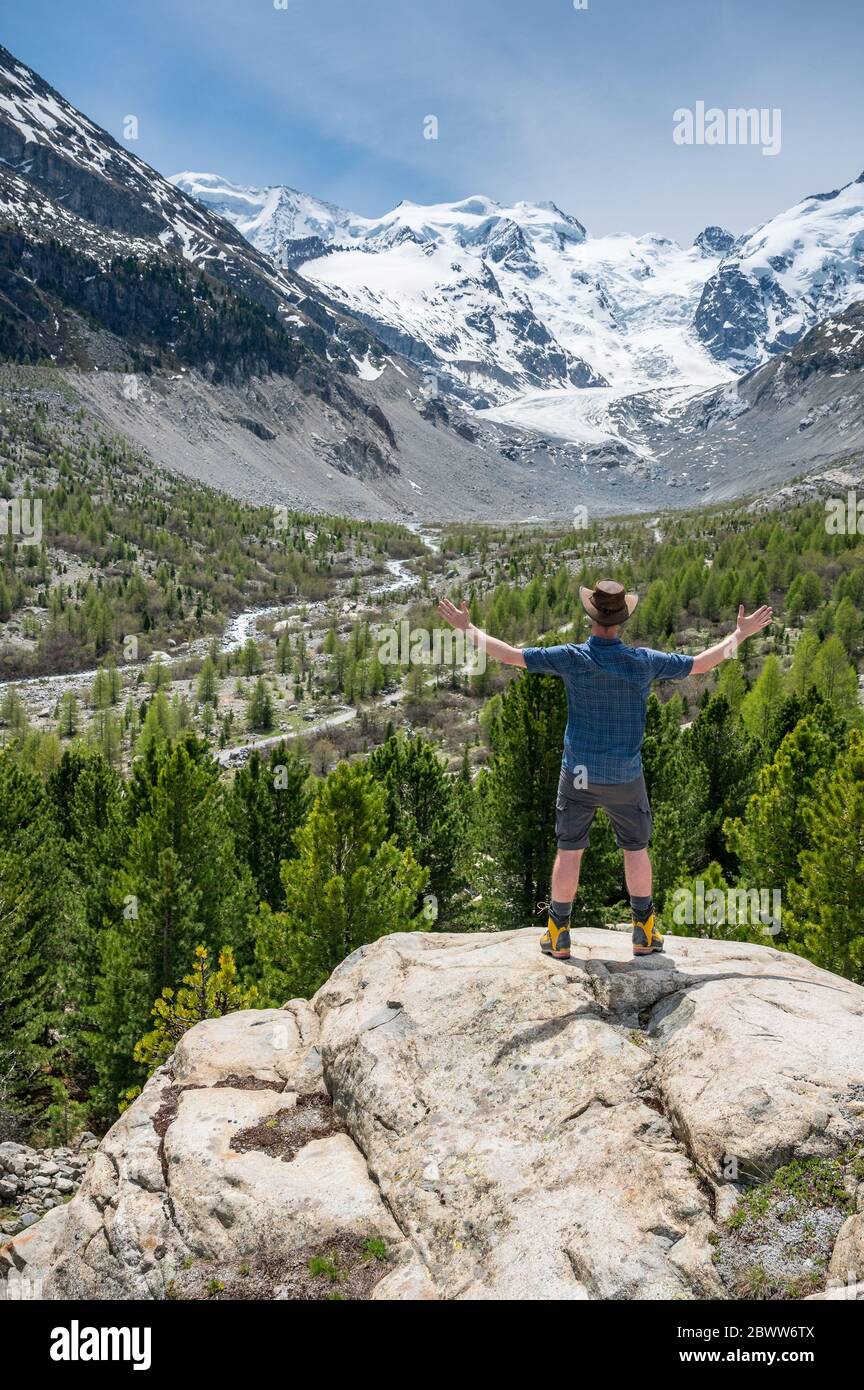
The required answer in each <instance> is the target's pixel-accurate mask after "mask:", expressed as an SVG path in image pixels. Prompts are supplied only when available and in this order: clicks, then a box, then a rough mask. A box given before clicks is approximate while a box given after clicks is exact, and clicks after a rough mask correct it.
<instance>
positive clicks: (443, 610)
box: [438, 598, 525, 666]
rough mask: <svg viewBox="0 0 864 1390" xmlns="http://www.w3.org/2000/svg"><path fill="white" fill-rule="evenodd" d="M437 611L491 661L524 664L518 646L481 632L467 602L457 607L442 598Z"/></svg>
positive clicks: (515, 664) (447, 599) (512, 664)
mask: <svg viewBox="0 0 864 1390" xmlns="http://www.w3.org/2000/svg"><path fill="white" fill-rule="evenodd" d="M438 612H439V613H440V614H441V617H442V618H443V619H444V621H445V623H449V624H450V626H451V627H455V628H457V629H458V631H459V632H465V633H467V634H468V636H469V637H470V638H471V640H472V641H473V642H475V643H476V645H477V647H478V648H479V650H480V651H484V652H485V653H486V655H487V656H491V658H492V660H493V661H503V662H504V663H505V665H507V666H524V665H525V658H524V656H523V655H522V653H521V651H520V650H519V648H518V647H511V646H510V644H509V642H499V641H498V638H497V637H487V636H486V633H485V632H481V630H480V628H479V627H475V626H474V624H473V623H472V621H471V618H470V616H469V613H468V605H467V603H463V604H462V607H461V608H457V607H456V605H455V603H451V602H450V600H449V598H442V600H441V602H440V603H439V605H438Z"/></svg>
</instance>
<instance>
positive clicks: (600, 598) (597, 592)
mask: <svg viewBox="0 0 864 1390" xmlns="http://www.w3.org/2000/svg"><path fill="white" fill-rule="evenodd" d="M579 597H580V598H581V600H582V607H583V608H584V609H585V612H586V613H587V614H588V617H589V618H593V619H594V621H595V623H600V625H601V627H618V625H619V623H626V621H627V619H628V618H629V617H630V615H631V613H632V612H633V609H634V608H635V607H636V605H637V603H638V602H639V595H638V594H627V593H625V592H624V585H623V584H616V582H615V580H614V579H601V580H600V582H599V584H597V585H596V587H595V588H593V589H586V587H585V585H584V584H582V585H580V586H579Z"/></svg>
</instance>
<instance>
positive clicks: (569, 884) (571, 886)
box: [552, 849, 650, 903]
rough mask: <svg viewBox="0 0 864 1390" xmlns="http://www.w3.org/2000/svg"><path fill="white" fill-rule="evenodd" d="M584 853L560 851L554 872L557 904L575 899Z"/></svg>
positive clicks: (556, 858)
mask: <svg viewBox="0 0 864 1390" xmlns="http://www.w3.org/2000/svg"><path fill="white" fill-rule="evenodd" d="M584 853H585V851H584V849H559V851H558V853H557V855H556V857H555V867H554V868H553V870H552V897H553V899H554V901H555V902H556V903H569V902H572V900H573V899H574V898H575V896H576V889H577V888H578V887H579V870H580V868H581V867H582V855H583V854H584ZM643 853H644V851H643ZM649 874H650V865H649Z"/></svg>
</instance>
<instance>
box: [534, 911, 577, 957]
mask: <svg viewBox="0 0 864 1390" xmlns="http://www.w3.org/2000/svg"><path fill="white" fill-rule="evenodd" d="M540 950H541V951H542V952H543V954H544V956H554V958H555V960H569V959H570V923H569V922H567V923H566V925H565V926H563V927H558V926H556V925H555V920H554V918H552V917H550V918H549V924H548V926H547V927H546V930H545V932H544V933H543V935H542V936H541V938H540Z"/></svg>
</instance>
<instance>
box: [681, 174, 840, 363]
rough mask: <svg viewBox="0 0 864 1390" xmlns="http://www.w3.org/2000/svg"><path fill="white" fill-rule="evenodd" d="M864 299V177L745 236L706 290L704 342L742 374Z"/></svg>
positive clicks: (812, 197) (817, 195)
mask: <svg viewBox="0 0 864 1390" xmlns="http://www.w3.org/2000/svg"><path fill="white" fill-rule="evenodd" d="M862 297H864V176H862V177H861V178H858V179H855V180H854V181H853V182H852V183H847V184H845V185H844V186H843V187H842V188H835V189H833V190H832V191H831V192H830V193H815V194H811V195H810V196H809V197H807V198H803V199H802V200H801V202H800V203H796V204H795V205H794V207H791V208H788V209H787V210H786V211H785V212H781V213H778V215H777V216H776V217H772V218H771V219H770V220H769V221H768V222H764V223H763V224H762V225H761V226H759V227H756V228H755V229H754V230H753V231H752V232H748V233H747V234H746V235H745V236H743V237H740V238H739V239H738V241H736V242H735V244H734V246H733V247H732V248H731V251H730V252H729V254H728V255H727V256H726V258H725V259H724V261H723V263H722V265H721V266H720V267H719V268H718V271H717V273H716V275H715V276H713V277H712V279H711V280H710V281H709V282H708V284H707V285H706V287H705V293H704V295H703V299H702V302H701V304H700V306H699V312H698V316H697V326H698V328H699V331H700V335H701V337H702V339H703V341H704V342H706V343H707V344H708V345H709V347H710V348H711V351H712V352H713V353H714V355H715V356H716V357H718V358H719V359H720V360H723V361H727V362H730V363H731V364H732V365H734V366H735V367H737V368H738V369H742V368H745V369H746V368H750V367H754V366H756V365H758V363H759V362H760V361H763V360H764V358H765V356H766V353H773V352H782V351H783V350H785V349H786V348H788V347H791V346H792V345H793V344H794V343H796V342H797V341H798V340H799V338H801V337H802V335H803V334H804V333H805V332H806V331H807V329H808V328H810V327H812V325H813V324H814V323H817V322H818V321H819V320H820V319H823V318H825V317H826V316H827V315H828V314H833V313H837V312H839V311H841V310H843V309H844V308H846V306H847V305H849V304H851V303H852V302H853V301H855V300H857V299H861V298H862Z"/></svg>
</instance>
